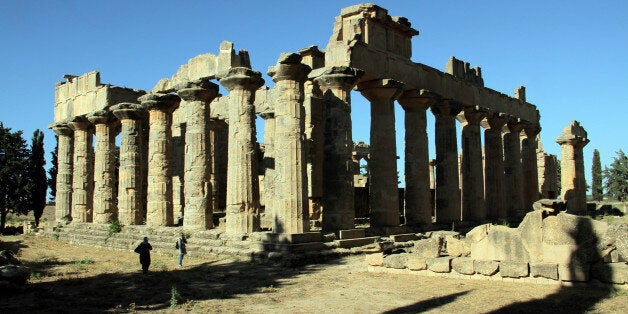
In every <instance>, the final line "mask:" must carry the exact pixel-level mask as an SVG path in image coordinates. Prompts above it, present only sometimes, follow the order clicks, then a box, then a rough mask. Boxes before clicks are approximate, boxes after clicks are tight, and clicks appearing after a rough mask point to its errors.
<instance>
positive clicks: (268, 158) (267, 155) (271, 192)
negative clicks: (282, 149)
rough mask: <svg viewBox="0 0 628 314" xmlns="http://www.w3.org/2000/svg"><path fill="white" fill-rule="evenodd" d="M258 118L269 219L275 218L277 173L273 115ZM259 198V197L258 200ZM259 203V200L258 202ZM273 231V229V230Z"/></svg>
mask: <svg viewBox="0 0 628 314" xmlns="http://www.w3.org/2000/svg"><path fill="white" fill-rule="evenodd" d="M260 117H262V119H264V159H263V163H264V165H263V168H264V195H263V197H264V199H263V202H264V207H265V208H264V212H265V214H266V215H268V216H270V217H275V181H276V180H275V179H276V173H277V171H276V170H277V169H276V165H277V161H276V159H275V113H274V112H263V113H261V114H260ZM260 188H261V187H260ZM260 194H261V193H260ZM261 197H262V196H261V195H260V198H261ZM261 201H262V200H261V199H260V202H261ZM273 230H275V229H274V228H273Z"/></svg>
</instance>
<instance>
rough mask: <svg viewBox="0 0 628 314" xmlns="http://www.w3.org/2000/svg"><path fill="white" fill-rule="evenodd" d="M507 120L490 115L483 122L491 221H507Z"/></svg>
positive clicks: (496, 114) (487, 194) (494, 114)
mask: <svg viewBox="0 0 628 314" xmlns="http://www.w3.org/2000/svg"><path fill="white" fill-rule="evenodd" d="M504 124H506V119H505V118H503V117H502V116H501V115H500V114H499V113H489V114H487V116H486V119H485V120H483V121H482V127H483V128H484V164H485V166H484V187H485V190H486V191H485V203H486V209H487V215H488V218H490V219H506V205H505V204H504V201H505V200H504V151H503V148H502V147H503V146H502V127H503V126H504Z"/></svg>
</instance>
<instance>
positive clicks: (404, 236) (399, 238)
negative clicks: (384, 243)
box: [390, 233, 420, 242]
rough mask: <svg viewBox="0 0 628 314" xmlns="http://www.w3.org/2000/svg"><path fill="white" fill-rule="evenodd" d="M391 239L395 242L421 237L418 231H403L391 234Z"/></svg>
mask: <svg viewBox="0 0 628 314" xmlns="http://www.w3.org/2000/svg"><path fill="white" fill-rule="evenodd" d="M390 239H391V240H393V242H408V241H414V240H418V239H420V237H419V236H417V235H416V233H403V234H394V235H391V236H390Z"/></svg>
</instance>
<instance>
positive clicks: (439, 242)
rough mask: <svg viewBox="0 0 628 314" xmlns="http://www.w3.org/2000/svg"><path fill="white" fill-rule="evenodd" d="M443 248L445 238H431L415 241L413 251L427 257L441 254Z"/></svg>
mask: <svg viewBox="0 0 628 314" xmlns="http://www.w3.org/2000/svg"><path fill="white" fill-rule="evenodd" d="M442 248H443V239H441V238H429V239H425V240H420V241H417V242H415V243H414V247H413V248H412V252H413V253H415V254H417V255H419V256H421V257H425V258H435V257H439V256H440V252H441V251H442Z"/></svg>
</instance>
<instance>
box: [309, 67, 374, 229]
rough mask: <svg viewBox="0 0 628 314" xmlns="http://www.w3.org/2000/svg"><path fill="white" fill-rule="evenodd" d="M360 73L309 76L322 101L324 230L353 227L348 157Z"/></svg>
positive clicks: (344, 70)
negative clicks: (353, 94)
mask: <svg viewBox="0 0 628 314" xmlns="http://www.w3.org/2000/svg"><path fill="white" fill-rule="evenodd" d="M362 74H364V72H363V71H361V70H358V69H354V68H349V67H330V68H322V69H317V70H316V73H314V72H313V73H312V75H311V76H312V77H315V79H314V80H315V82H316V83H317V84H318V85H319V86H320V87H321V90H322V92H323V95H324V99H325V110H324V111H325V131H324V134H325V148H324V149H325V150H324V157H323V158H324V160H323V212H322V228H323V230H333V231H336V230H341V229H353V228H354V226H355V223H354V220H355V210H354V191H353V172H352V169H351V153H352V151H351V150H352V147H353V137H352V132H351V89H352V88H353V87H354V86H355V84H356V83H357V81H358V79H359V78H360V77H361V76H362Z"/></svg>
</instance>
